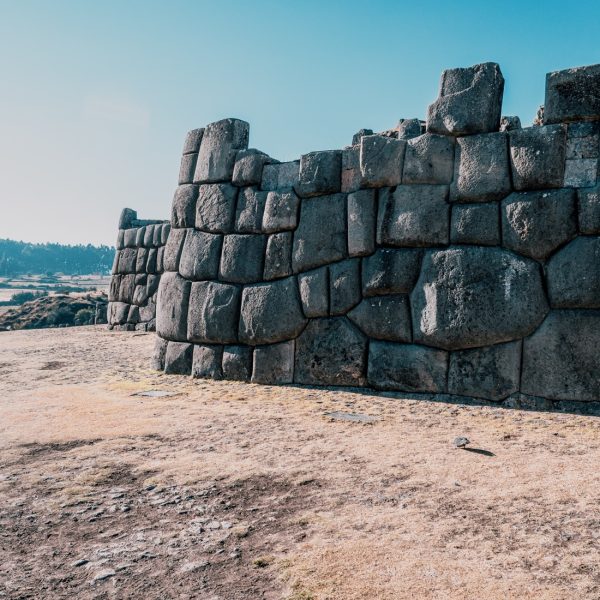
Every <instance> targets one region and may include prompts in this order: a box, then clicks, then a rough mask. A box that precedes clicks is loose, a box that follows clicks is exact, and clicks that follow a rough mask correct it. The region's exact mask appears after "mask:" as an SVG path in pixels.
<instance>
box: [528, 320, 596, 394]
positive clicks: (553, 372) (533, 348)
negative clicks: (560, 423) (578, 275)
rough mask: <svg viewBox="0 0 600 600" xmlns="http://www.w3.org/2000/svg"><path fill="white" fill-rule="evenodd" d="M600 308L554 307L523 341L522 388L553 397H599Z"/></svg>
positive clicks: (532, 392) (531, 392)
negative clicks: (536, 328)
mask: <svg viewBox="0 0 600 600" xmlns="http://www.w3.org/2000/svg"><path fill="white" fill-rule="evenodd" d="M599 347H600V311H597V310H556V311H552V312H551V313H550V314H549V315H548V317H547V319H546V320H545V321H544V322H543V323H542V325H541V326H540V328H539V329H538V330H537V331H536V332H535V333H534V334H533V335H532V336H531V337H529V338H527V339H526V340H525V341H524V342H523V374H522V377H521V391H522V392H523V393H525V394H531V395H533V396H543V397H544V398H549V399H551V400H576V401H581V400H595V401H598V399H599V398H600V377H598V373H600V352H598V348H599Z"/></svg>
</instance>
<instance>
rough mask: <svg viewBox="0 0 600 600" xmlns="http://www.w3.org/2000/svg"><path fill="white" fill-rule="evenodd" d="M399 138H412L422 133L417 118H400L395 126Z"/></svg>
mask: <svg viewBox="0 0 600 600" xmlns="http://www.w3.org/2000/svg"><path fill="white" fill-rule="evenodd" d="M396 130H397V132H398V139H399V140H412V139H413V138H416V137H418V136H420V135H421V134H422V133H423V131H422V130H423V127H422V126H421V121H420V120H419V119H400V122H399V123H398V125H397V126H396Z"/></svg>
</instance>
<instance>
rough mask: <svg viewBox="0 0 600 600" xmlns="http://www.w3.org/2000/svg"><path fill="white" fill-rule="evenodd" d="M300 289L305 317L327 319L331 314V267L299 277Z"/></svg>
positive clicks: (308, 272)
mask: <svg viewBox="0 0 600 600" xmlns="http://www.w3.org/2000/svg"><path fill="white" fill-rule="evenodd" d="M298 287H299V288H300V300H301V302H302V310H303V312H304V316H305V317H307V318H308V317H326V316H327V315H328V314H329V267H321V268H319V269H315V270H314V271H307V272H306V273H302V274H301V275H298Z"/></svg>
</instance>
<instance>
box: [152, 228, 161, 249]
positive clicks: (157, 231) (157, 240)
mask: <svg viewBox="0 0 600 600" xmlns="http://www.w3.org/2000/svg"><path fill="white" fill-rule="evenodd" d="M162 229H163V226H162V224H161V223H158V224H157V225H155V226H154V234H153V236H152V245H153V246H154V247H155V248H158V247H159V246H162Z"/></svg>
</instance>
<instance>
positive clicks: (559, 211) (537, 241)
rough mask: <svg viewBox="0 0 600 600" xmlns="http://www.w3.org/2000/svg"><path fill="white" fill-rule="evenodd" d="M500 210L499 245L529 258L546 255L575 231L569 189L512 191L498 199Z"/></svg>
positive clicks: (573, 210) (574, 211)
mask: <svg viewBox="0 0 600 600" xmlns="http://www.w3.org/2000/svg"><path fill="white" fill-rule="evenodd" d="M501 214H502V243H503V245H504V246H506V247H507V248H510V249H511V250H514V251H515V252H518V253H519V254H524V255H525V256H531V257H532V258H536V259H544V258H546V257H548V256H549V255H550V254H551V253H552V251H554V250H555V249H556V248H558V247H559V246H561V245H562V244H564V243H565V242H566V241H568V240H570V239H571V238H572V237H573V236H574V235H576V233H577V212H576V205H575V193H574V192H573V190H556V191H552V190H549V191H547V192H525V193H516V192H515V193H513V194H511V195H510V196H508V197H507V198H506V199H505V200H503V201H502V207H501Z"/></svg>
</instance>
